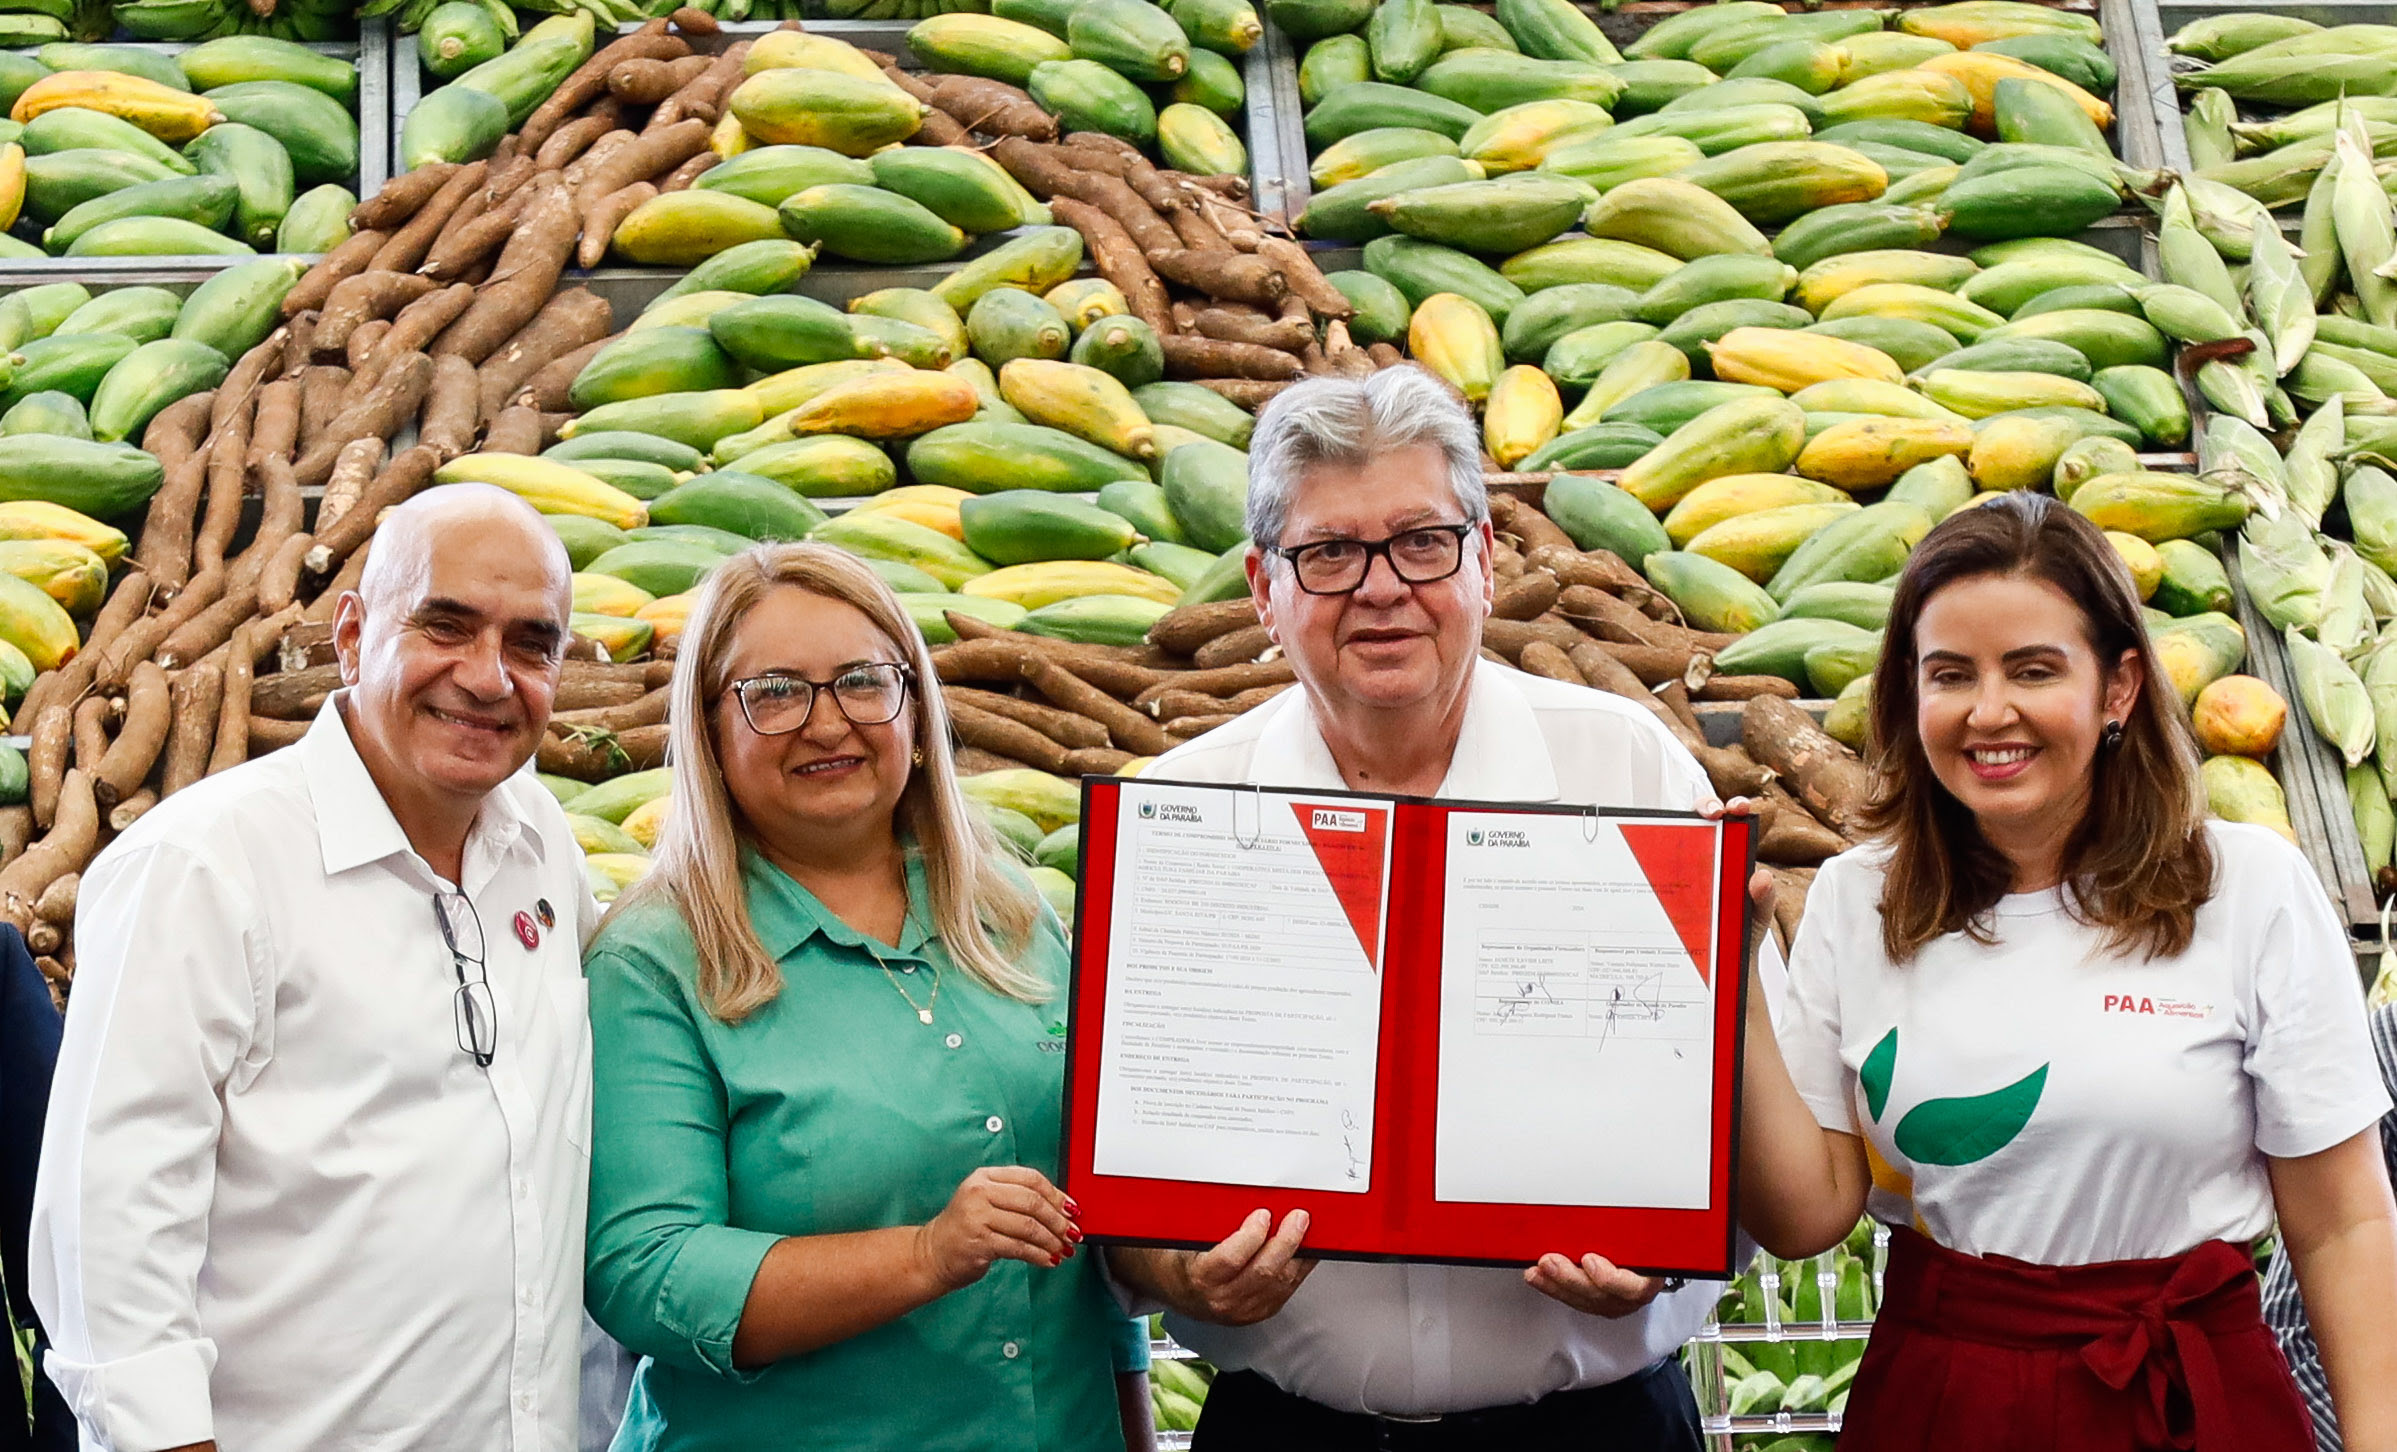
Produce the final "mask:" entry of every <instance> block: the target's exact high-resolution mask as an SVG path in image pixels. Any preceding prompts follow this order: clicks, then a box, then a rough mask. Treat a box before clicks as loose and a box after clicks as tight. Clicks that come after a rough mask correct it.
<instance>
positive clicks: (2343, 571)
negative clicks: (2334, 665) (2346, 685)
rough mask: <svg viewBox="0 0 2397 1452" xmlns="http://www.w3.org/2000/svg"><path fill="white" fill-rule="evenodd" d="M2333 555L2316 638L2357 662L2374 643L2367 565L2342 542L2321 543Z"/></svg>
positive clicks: (2315, 627)
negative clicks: (2367, 590)
mask: <svg viewBox="0 0 2397 1452" xmlns="http://www.w3.org/2000/svg"><path fill="white" fill-rule="evenodd" d="M2319 542H2320V543H2321V545H2322V547H2323V549H2324V551H2325V552H2326V553H2328V554H2329V555H2330V583H2329V584H2327V585H2325V586H2323V587H2322V618H2321V620H2320V621H2318V622H2317V623H2316V624H2315V626H2314V638H2315V639H2316V640H2319V641H2321V642H2322V643H2323V644H2324V645H2326V646H2329V647H2330V648H2331V649H2332V650H2335V651H2337V652H2338V653H2339V655H2340V657H2341V658H2342V659H2345V660H2350V661H2352V660H2354V659H2355V657H2356V656H2358V655H2359V654H2361V653H2362V652H2363V650H2364V648H2365V647H2366V646H2368V645H2371V644H2372V643H2373V640H2374V637H2373V629H2372V605H2371V602H2370V601H2368V600H2366V599H2365V598H2364V562H2363V561H2362V560H2361V559H2359V558H2357V556H2356V553H2355V551H2354V550H2353V549H2352V548H2350V547H2349V546H2348V545H2346V544H2345V543H2343V542H2342V541H2339V540H2335V539H2321V540H2320V541H2319Z"/></svg>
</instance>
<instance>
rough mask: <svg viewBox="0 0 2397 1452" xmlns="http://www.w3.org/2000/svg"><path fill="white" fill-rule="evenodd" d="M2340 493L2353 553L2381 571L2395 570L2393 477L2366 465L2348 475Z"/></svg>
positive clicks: (2396, 485) (2396, 481) (2396, 490)
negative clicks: (2352, 536)
mask: <svg viewBox="0 0 2397 1452" xmlns="http://www.w3.org/2000/svg"><path fill="white" fill-rule="evenodd" d="M2341 492H2342V495H2343V497H2344V498H2345V500H2346V502H2347V522H2348V525H2349V526H2350V532H2351V533H2352V534H2353V535H2354V536H2355V548H2356V553H2358V554H2360V555H2362V556H2363V557H2364V558H2365V559H2367V560H2370V561H2371V562H2372V563H2374V564H2376V565H2378V566H2380V567H2381V568H2382V569H2384V570H2386V569H2390V568H2392V567H2397V478H2392V477H2390V475H2389V472H2388V471H2387V470H2385V469H2381V468H2377V467H2374V466H2372V465H2369V464H2367V465H2365V466H2363V467H2362V468H2358V469H2355V470H2352V471H2350V472H2349V473H2348V475H2347V482H2346V485H2345V486H2344V488H2343V490H2342V491H2341Z"/></svg>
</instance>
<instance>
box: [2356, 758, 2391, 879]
mask: <svg viewBox="0 0 2397 1452" xmlns="http://www.w3.org/2000/svg"><path fill="white" fill-rule="evenodd" d="M2347 810H2348V812H2349V813H2350V814H2351V815H2353V816H2354V818H2355V835H2356V836H2357V837H2358V838H2359V839H2361V841H2362V843H2363V848H2364V868H2365V870H2366V871H2368V872H2374V873H2377V872H2380V871H2382V870H2383V869H2385V868H2387V867H2388V866H2389V865H2390V861H2391V854H2392V851H2393V850H2397V810H2393V809H2392V808H2391V807H2390V805H2389V794H2388V792H2386V791H2385V790H2383V789H2382V788H2381V784H2380V773H2379V772H2378V771H2375V770H2374V769H2373V768H2371V767H2369V766H2351V767H2349V768H2347Z"/></svg>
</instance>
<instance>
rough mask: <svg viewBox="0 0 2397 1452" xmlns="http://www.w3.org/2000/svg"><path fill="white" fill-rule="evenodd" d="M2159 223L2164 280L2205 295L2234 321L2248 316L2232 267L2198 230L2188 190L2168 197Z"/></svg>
mask: <svg viewBox="0 0 2397 1452" xmlns="http://www.w3.org/2000/svg"><path fill="white" fill-rule="evenodd" d="M2157 219H2158V220H2157V227H2156V253H2157V256H2158V258H2159V259H2160V260H2161V261H2162V263H2163V267H2164V280H2165V281H2166V282H2170V283H2174V284H2177V285H2178V286H2181V287H2185V288H2189V289H2191V290H2192V291H2195V292H2201V293H2203V294H2205V295H2206V296H2207V297H2210V298H2212V299H2213V300H2214V301H2215V302H2216V303H2219V304H2220V305H2221V306H2222V309H2223V311H2225V312H2227V313H2229V314H2230V315H2231V316H2233V317H2239V316H2242V315H2244V314H2245V312H2246V309H2247V304H2246V301H2245V299H2243V298H2242V297H2241V296H2240V294H2239V288H2238V285H2237V284H2236V283H2234V282H2233V281H2231V270H2230V264H2229V263H2227V262H2224V261H2223V260H2222V254H2221V253H2220V252H2218V251H2216V250H2215V248H2214V244H2213V243H2211V242H2209V241H2207V240H2206V238H2205V234H2204V233H2202V232H2200V231H2198V230H2197V221H2196V214H2195V212H2194V210H2193V209H2192V208H2191V206H2190V204H2189V193H2188V191H2187V190H2186V189H2185V188H2182V187H2178V186H2175V187H2173V188H2172V189H2171V190H2170V191H2167V192H2166V193H2165V194H2164V200H2163V204H2162V205H2161V206H2160V207H2159V208H2158V209H2157Z"/></svg>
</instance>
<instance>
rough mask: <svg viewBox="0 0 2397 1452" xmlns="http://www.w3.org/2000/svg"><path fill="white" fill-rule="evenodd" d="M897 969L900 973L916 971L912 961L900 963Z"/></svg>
mask: <svg viewBox="0 0 2397 1452" xmlns="http://www.w3.org/2000/svg"><path fill="white" fill-rule="evenodd" d="M899 971H900V972H902V973H913V972H915V971H916V965H915V964H913V963H906V964H902V965H901V966H900V968H899Z"/></svg>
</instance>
